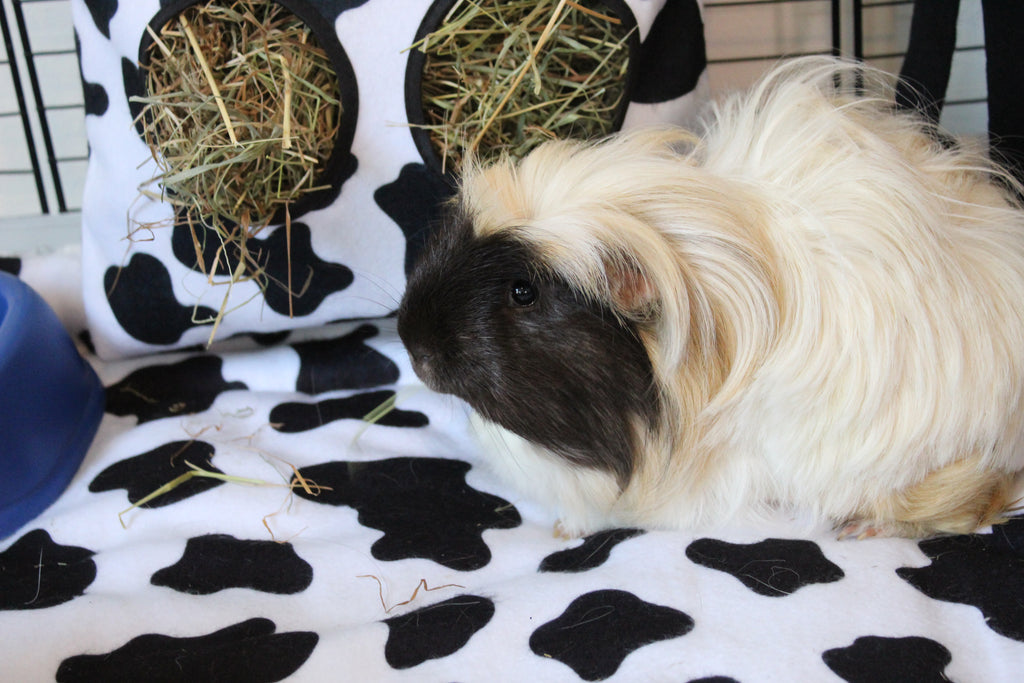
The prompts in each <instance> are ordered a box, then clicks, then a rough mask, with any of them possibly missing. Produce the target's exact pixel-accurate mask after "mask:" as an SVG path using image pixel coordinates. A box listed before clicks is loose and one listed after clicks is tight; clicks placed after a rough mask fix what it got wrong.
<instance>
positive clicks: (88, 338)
mask: <svg viewBox="0 0 1024 683" xmlns="http://www.w3.org/2000/svg"><path fill="white" fill-rule="evenodd" d="M78 341H80V342H81V343H82V346H84V347H85V350H86V351H88V352H89V353H91V354H92V355H94V356H95V355H96V345H95V344H93V343H92V334H91V333H90V332H89V330H82V331H81V332H79V333H78Z"/></svg>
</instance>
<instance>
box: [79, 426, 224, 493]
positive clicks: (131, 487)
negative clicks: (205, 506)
mask: <svg viewBox="0 0 1024 683" xmlns="http://www.w3.org/2000/svg"><path fill="white" fill-rule="evenodd" d="M213 453H214V448H213V446H211V445H210V444H208V443H205V442H203V441H174V442H171V443H166V444H164V445H163V446H160V447H158V448H154V449H153V450H151V451H147V452H145V453H142V454H141V455H136V456H133V457H131V458H127V459H125V460H122V461H120V462H117V463H114V464H113V465H111V466H110V467H108V468H107V469H105V470H103V471H102V472H100V473H99V474H97V475H96V478H95V479H93V480H92V482H91V483H90V484H89V490H90V491H92V492H93V493H101V492H103V491H113V490H115V489H125V490H126V491H127V492H128V500H129V502H131V503H137V502H138V501H140V500H142V499H143V498H145V497H146V496H148V495H149V494H150V493H152V492H154V491H156V490H157V489H159V488H160V487H161V486H163V485H164V484H167V483H169V482H171V481H173V480H174V479H175V478H177V477H180V476H181V475H183V474H185V473H186V472H190V471H191V470H192V468H191V467H189V463H191V464H193V465H195V466H196V467H200V468H202V469H204V470H207V471H209V472H218V473H220V474H223V472H221V471H220V470H218V469H217V468H216V467H214V466H213V465H211V464H210V458H212V457H213ZM223 483H224V482H223V481H221V480H220V479H212V478H210V477H192V478H191V479H188V480H186V481H185V482H184V483H182V484H180V485H179V486H177V487H175V488H173V489H171V490H170V491H167V492H166V493H164V494H162V495H160V496H157V497H156V498H154V499H153V500H150V501H149V502H147V503H143V504H142V505H141V506H140V507H147V508H158V507H164V506H166V505H170V504H172V503H177V502H178V501H179V500H185V499H186V498H191V497H192V496H195V495H198V494H200V493H202V492H204V491H209V490H210V489H212V488H215V487H217V486H220V485H221V484H223Z"/></svg>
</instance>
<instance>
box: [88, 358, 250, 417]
mask: <svg viewBox="0 0 1024 683" xmlns="http://www.w3.org/2000/svg"><path fill="white" fill-rule="evenodd" d="M223 365H224V361H223V360H222V359H221V358H220V357H218V356H192V357H191V358H186V359H185V360H183V361H180V362H178V363H170V364H167V365H147V366H145V367H142V368H139V369H138V370H136V371H135V372H133V373H131V374H129V375H128V376H127V377H125V378H124V379H122V380H121V381H120V382H118V383H117V384H113V385H111V386H109V387H107V412H108V413H113V414H114V415H135V416H137V417H138V418H139V424H142V423H143V422H149V421H150V420H158V419H160V418H164V417H174V416H176V415H190V414H192V413H201V412H202V411H204V410H206V409H207V408H209V407H210V406H212V405H213V402H214V401H215V400H217V396H219V395H220V394H221V393H222V392H225V391H244V390H245V389H247V388H248V387H246V386H245V384H244V383H242V382H225V381H224V377H223V376H222V375H221V368H222V367H223Z"/></svg>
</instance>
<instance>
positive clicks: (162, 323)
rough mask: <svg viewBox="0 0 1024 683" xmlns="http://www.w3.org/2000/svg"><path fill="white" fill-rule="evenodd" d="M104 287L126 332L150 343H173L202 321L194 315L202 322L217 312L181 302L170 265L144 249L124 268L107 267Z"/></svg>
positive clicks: (108, 299) (118, 320)
mask: <svg viewBox="0 0 1024 683" xmlns="http://www.w3.org/2000/svg"><path fill="white" fill-rule="evenodd" d="M103 288H104V291H105V292H106V293H107V302H108V303H109V304H110V310H111V311H112V312H113V313H114V317H115V318H117V322H118V323H119V324H120V325H121V327H122V328H123V329H124V331H125V332H127V333H128V334H130V335H131V336H133V337H135V338H136V339H138V340H139V341H141V342H145V343H147V344H158V345H168V344H174V343H175V342H177V341H178V340H179V339H181V335H182V334H184V333H185V330H187V329H189V328H192V327H195V326H197V324H199V323H195V322H193V314H194V315H195V320H201V321H206V320H209V321H212V320H213V319H214V317H215V316H216V315H217V311H215V310H213V309H212V308H208V307H206V306H198V307H193V306H186V305H182V304H180V303H178V300H177V299H176V298H174V290H173V288H172V287H171V274H170V273H169V272H167V268H166V267H165V266H164V264H163V263H162V262H161V261H160V259H158V258H156V257H155V256H150V255H149V254H143V253H141V252H140V253H136V254H134V255H133V256H132V258H131V260H130V261H128V265H127V266H124V267H123V268H119V267H117V266H111V267H110V268H107V272H106V273H105V274H104V276H103ZM203 324H207V323H203Z"/></svg>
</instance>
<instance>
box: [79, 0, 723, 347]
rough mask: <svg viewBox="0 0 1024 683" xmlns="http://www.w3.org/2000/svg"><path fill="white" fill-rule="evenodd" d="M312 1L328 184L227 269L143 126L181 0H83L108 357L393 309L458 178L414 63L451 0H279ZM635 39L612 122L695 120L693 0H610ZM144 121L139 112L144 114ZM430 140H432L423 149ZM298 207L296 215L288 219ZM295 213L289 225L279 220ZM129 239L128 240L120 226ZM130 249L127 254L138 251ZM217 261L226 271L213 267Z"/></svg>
mask: <svg viewBox="0 0 1024 683" xmlns="http://www.w3.org/2000/svg"><path fill="white" fill-rule="evenodd" d="M277 1H279V2H281V4H283V5H285V6H286V7H288V8H289V9H291V10H292V11H293V12H294V13H295V14H296V15H297V16H300V17H301V18H302V19H303V20H304V21H305V22H306V23H307V24H308V25H309V27H310V28H311V30H312V31H313V32H314V33H315V34H316V37H317V40H318V42H319V43H320V44H321V45H322V46H324V49H325V50H326V51H327V52H328V55H329V56H330V57H331V61H332V63H333V64H334V66H335V70H336V75H337V82H338V86H339V89H340V92H341V99H342V107H343V112H344V113H343V115H342V117H341V121H340V127H339V133H338V137H337V139H336V140H335V144H334V148H333V152H332V156H331V159H330V160H328V162H327V163H326V164H325V167H324V168H323V169H322V174H321V176H320V178H318V184H319V186H322V187H323V189H322V190H317V192H315V193H312V194H311V195H309V196H307V197H304V198H303V199H302V200H300V201H298V202H296V203H295V204H294V205H293V206H292V207H290V208H289V214H288V216H287V217H286V216H284V215H279V216H275V217H274V218H273V219H272V220H271V224H270V225H269V226H267V227H266V228H264V229H262V230H260V231H259V232H258V233H257V234H254V235H252V236H251V237H250V238H249V239H248V242H247V245H248V251H249V253H250V254H255V255H256V257H257V259H258V261H259V268H258V269H257V270H256V272H255V274H254V276H253V277H252V278H246V279H244V280H242V281H239V282H236V283H234V284H232V286H231V287H230V288H229V287H227V286H226V285H223V284H222V285H217V284H214V283H216V282H225V281H227V280H228V279H229V277H228V275H229V273H231V272H233V271H234V267H235V266H236V265H237V264H238V263H239V261H240V259H241V258H242V255H241V254H240V253H238V250H237V249H236V248H235V247H233V246H231V245H226V248H225V245H224V244H223V243H222V240H221V239H220V238H219V237H218V236H217V235H215V234H213V233H212V231H211V230H209V229H207V228H204V227H203V220H202V219H203V217H202V216H186V215H183V214H180V213H178V212H176V211H175V210H174V209H173V208H172V207H171V205H170V204H169V203H168V202H166V201H163V200H161V199H160V196H161V192H160V191H159V188H158V187H155V186H153V187H149V190H150V192H149V193H148V194H142V193H140V188H142V187H144V186H146V184H147V182H149V181H150V179H152V178H153V177H155V176H156V175H157V170H156V165H155V162H154V161H153V160H152V158H151V154H150V152H149V150H148V148H147V147H146V146H145V144H143V142H142V139H141V137H140V135H139V130H138V129H137V127H138V126H139V125H141V124H140V123H139V122H140V121H141V119H140V118H139V114H140V113H141V111H142V106H143V105H142V104H141V103H140V102H139V101H138V99H137V98H138V96H140V95H145V79H144V76H143V72H142V69H141V67H140V60H142V59H144V55H145V54H146V52H145V48H146V46H147V45H148V44H149V42H150V40H151V38H150V37H149V35H148V32H147V26H149V25H150V24H151V23H153V24H155V26H154V28H156V29H158V28H159V27H160V26H161V25H162V23H163V22H164V21H165V20H166V19H167V18H170V17H173V16H175V13H176V12H180V11H181V9H182V8H183V7H185V6H186V5H188V4H189V2H188V1H187V0H171V1H167V0H137V1H135V2H130V3H129V2H117V1H116V0H76V2H75V3H73V9H74V19H75V29H76V36H77V47H78V52H79V56H80V63H81V75H82V82H83V90H84V92H85V96H86V107H85V110H86V114H87V124H88V125H87V132H88V136H89V142H90V161H89V168H88V176H87V182H86V192H85V196H84V198H83V208H82V222H83V246H84V252H83V258H84V271H83V275H84V295H85V302H86V314H87V316H88V319H89V323H90V327H91V329H92V337H93V341H94V344H95V347H96V349H97V351H98V353H99V354H100V356H101V357H105V358H108V359H112V358H117V357H125V356H130V355H137V354H143V353H150V352H154V351H159V350H167V349H179V348H186V347H189V346H193V345H196V344H200V343H203V342H205V341H206V339H207V338H208V336H209V335H210V327H211V325H212V323H213V321H214V320H215V319H217V318H218V312H220V311H222V310H223V311H228V314H227V315H226V316H224V317H222V318H220V320H219V323H218V325H219V327H218V331H219V333H220V334H222V335H224V336H232V335H236V334H239V333H244V332H259V333H266V332H271V331H278V330H287V329H295V328H300V327H316V326H320V325H323V324H326V323H329V322H332V321H337V320H342V319H357V318H368V317H379V316H383V315H386V314H388V313H390V312H392V311H394V310H395V309H396V308H397V305H398V298H399V297H400V295H401V291H402V289H403V287H404V284H405V278H406V275H407V273H408V272H409V270H410V268H411V267H412V264H413V262H414V260H415V258H416V255H417V254H418V252H419V250H420V248H421V247H422V245H423V243H424V241H425V239H426V236H427V234H428V232H429V228H430V226H431V224H432V223H433V222H434V221H435V220H436V219H437V217H438V215H439V211H440V206H441V204H442V203H443V202H444V201H445V200H446V199H447V198H448V197H449V196H450V195H451V194H452V191H453V183H452V179H451V178H449V177H447V176H446V175H445V174H444V173H443V171H442V170H441V169H440V168H439V167H438V166H439V165H438V164H437V163H436V160H435V159H434V157H433V153H432V152H429V146H424V145H422V144H419V143H417V140H416V136H417V135H420V136H421V137H422V135H423V131H422V130H419V129H417V128H415V127H414V126H410V125H408V123H409V121H410V120H411V117H412V118H415V117H416V116H417V115H413V114H411V113H410V108H415V107H418V104H416V103H418V102H419V97H418V92H413V90H414V85H412V84H415V83H419V74H418V73H415V69H412V68H410V64H414V63H418V62H417V61H416V57H415V51H412V50H408V49H407V48H409V47H410V46H411V45H412V44H413V43H414V42H415V40H416V36H417V35H418V32H419V31H420V30H421V28H424V29H425V30H426V29H427V28H429V27H427V26H426V25H425V23H424V22H425V21H426V20H427V19H426V18H427V17H444V16H445V15H446V14H447V12H446V8H447V7H448V6H449V5H450V4H451V0H277ZM609 2H610V4H611V5H612V7H613V8H614V9H615V11H618V12H620V13H622V14H623V15H624V16H623V17H622V20H623V21H624V23H625V24H626V25H634V24H635V25H636V26H637V28H638V31H637V35H636V37H635V38H634V39H632V42H631V48H630V50H631V52H630V59H631V65H632V66H631V76H630V80H629V89H630V91H629V93H628V95H629V99H628V101H627V102H626V103H625V105H626V106H625V107H624V108H623V110H622V112H620V114H621V115H619V116H616V118H615V119H614V121H615V122H621V125H622V126H624V127H625V126H632V125H638V124H646V123H651V122H660V123H666V122H671V123H678V124H694V123H696V119H697V111H698V108H699V106H698V105H699V104H700V101H701V100H702V98H703V96H704V95H703V92H704V91H703V89H702V88H701V87H700V84H701V79H702V77H703V74H704V73H705V67H706V62H707V60H706V56H705V45H704V36H703V23H702V20H701V10H700V5H699V2H698V0H671V1H668V0H609ZM133 124H135V125H133ZM421 149H427V150H428V152H427V153H425V154H426V157H429V158H426V157H425V155H424V153H421V151H420V150H421ZM286 218H287V221H286ZM286 222H287V223H288V227H286V226H285V225H284V224H285V223H286ZM126 238H127V239H126ZM126 248H127V251H128V253H127V255H126ZM211 273H215V275H213V276H211Z"/></svg>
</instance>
